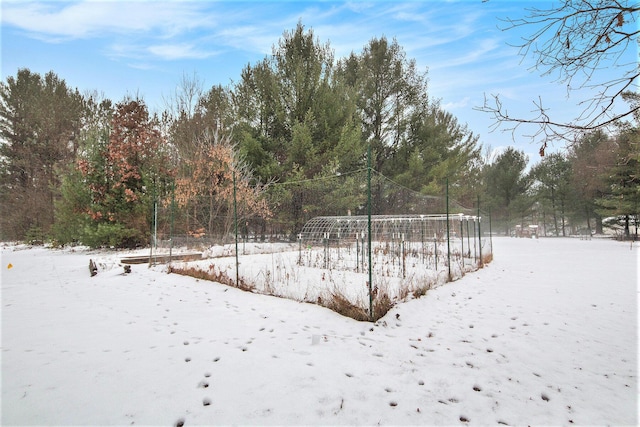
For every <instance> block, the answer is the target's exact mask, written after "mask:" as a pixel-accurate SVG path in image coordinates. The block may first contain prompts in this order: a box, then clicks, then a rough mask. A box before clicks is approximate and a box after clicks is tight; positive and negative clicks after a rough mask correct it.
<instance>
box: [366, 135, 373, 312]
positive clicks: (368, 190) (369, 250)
mask: <svg viewBox="0 0 640 427" xmlns="http://www.w3.org/2000/svg"><path fill="white" fill-rule="evenodd" d="M367 233H368V234H369V237H368V243H369V248H368V250H367V252H368V256H369V316H370V318H371V320H372V321H373V285H372V280H373V272H372V268H373V266H372V263H371V144H369V147H368V149H367Z"/></svg>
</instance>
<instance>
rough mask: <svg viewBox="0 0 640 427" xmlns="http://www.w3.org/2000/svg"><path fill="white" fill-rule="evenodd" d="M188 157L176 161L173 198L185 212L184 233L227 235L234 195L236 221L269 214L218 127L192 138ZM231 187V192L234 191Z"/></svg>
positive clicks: (260, 187)
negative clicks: (193, 139) (178, 167)
mask: <svg viewBox="0 0 640 427" xmlns="http://www.w3.org/2000/svg"><path fill="white" fill-rule="evenodd" d="M193 144H194V150H193V151H192V152H191V156H190V158H188V159H185V158H182V159H181V160H180V170H179V172H178V176H177V178H176V188H175V199H176V202H177V203H178V205H179V206H180V207H181V208H183V209H185V211H186V213H187V232H189V234H191V235H199V236H202V235H206V236H207V237H209V238H222V239H224V238H225V237H227V236H230V233H231V232H233V229H234V218H235V216H234V196H235V201H236V210H237V217H238V220H239V221H240V220H242V221H245V220H248V219H250V218H262V219H265V218H268V217H270V216H271V212H270V210H269V206H268V204H267V201H266V199H265V197H264V194H265V189H266V187H267V185H263V184H260V183H258V182H257V181H256V180H255V178H254V176H253V173H252V171H251V169H250V168H249V167H248V165H247V164H246V163H245V162H244V161H242V160H241V159H240V156H239V155H238V152H237V150H236V147H235V145H234V143H233V142H232V141H231V138H230V136H229V134H228V133H226V132H225V131H224V130H223V129H221V127H220V126H217V127H215V128H213V129H211V128H210V129H208V130H207V131H205V132H204V133H203V134H202V135H201V136H200V138H197V139H196V140H195V141H193ZM234 187H235V192H234Z"/></svg>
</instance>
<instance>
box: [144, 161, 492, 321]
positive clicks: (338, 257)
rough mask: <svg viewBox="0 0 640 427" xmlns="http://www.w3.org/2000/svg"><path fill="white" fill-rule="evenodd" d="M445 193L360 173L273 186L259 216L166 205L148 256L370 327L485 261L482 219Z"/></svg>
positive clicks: (200, 204)
mask: <svg viewBox="0 0 640 427" xmlns="http://www.w3.org/2000/svg"><path fill="white" fill-rule="evenodd" d="M445 193H446V194H444V195H424V194H421V193H419V192H416V191H412V190H410V189H408V188H406V187H404V186H402V185H399V184H397V183H395V182H393V181H391V180H389V179H387V178H386V177H384V176H382V175H380V174H378V173H375V172H372V171H371V170H367V169H365V170H359V171H355V172H351V173H348V174H332V175H330V176H327V175H325V176H320V177H315V178H313V179H301V180H298V181H290V182H287V183H285V184H280V185H272V186H271V187H270V188H269V189H268V190H267V191H266V193H265V194H264V197H266V199H267V201H268V206H269V212H267V213H265V214H264V215H260V214H259V213H256V212H252V211H250V210H249V209H247V207H246V206H245V204H244V201H243V200H241V199H240V200H239V199H235V200H233V203H231V202H230V201H226V202H224V203H222V204H223V206H215V204H214V203H212V200H207V198H206V196H202V197H201V198H200V199H198V200H195V201H192V203H191V204H190V205H188V206H183V207H180V206H177V204H176V203H170V202H167V201H165V202H164V203H159V204H158V215H157V218H158V220H157V222H156V224H157V225H156V230H155V231H154V237H155V243H154V246H155V248H156V249H155V250H156V251H163V252H165V253H166V252H167V251H169V252H173V253H176V254H177V253H179V252H180V251H187V250H190V251H193V250H198V251H201V253H202V256H203V259H202V260H200V261H197V262H189V263H184V262H172V265H171V270H172V271H175V272H185V271H187V270H193V269H195V270H198V271H204V272H209V273H210V277H211V278H214V279H216V280H218V281H223V282H227V283H229V284H231V285H235V286H239V287H244V288H247V289H250V290H252V291H254V292H260V293H265V294H271V295H276V296H281V297H287V298H292V299H296V300H299V301H307V302H314V303H320V304H322V305H325V306H328V307H331V308H333V309H335V310H337V311H340V312H347V311H350V312H351V314H348V313H345V314H347V315H351V317H358V318H362V320H373V319H376V318H379V317H380V316H381V315H383V314H384V313H385V312H386V310H388V309H389V308H390V307H391V306H392V305H393V304H394V303H396V302H398V301H401V300H404V299H406V298H408V297H410V296H411V295H413V296H419V295H422V294H424V293H425V292H426V291H427V290H428V289H430V288H432V287H434V286H438V285H441V284H443V283H445V282H447V281H450V280H455V279H457V278H459V277H462V276H463V275H464V274H466V273H467V272H469V271H473V270H476V269H478V268H480V267H482V266H483V265H484V263H486V262H489V261H490V260H491V259H492V256H493V254H492V245H491V234H490V221H488V217H487V216H486V215H485V214H484V213H482V212H481V211H480V209H479V207H478V205H477V203H476V205H475V206H469V207H465V206H463V205H462V204H461V203H459V202H458V201H456V200H453V199H450V198H449V197H448V196H447V194H448V190H447V189H445ZM211 209H213V210H214V211H215V212H214V214H212V211H211ZM483 227H484V228H485V229H484V230H483V229H482V228H483ZM353 311H355V312H357V313H356V315H354V314H353Z"/></svg>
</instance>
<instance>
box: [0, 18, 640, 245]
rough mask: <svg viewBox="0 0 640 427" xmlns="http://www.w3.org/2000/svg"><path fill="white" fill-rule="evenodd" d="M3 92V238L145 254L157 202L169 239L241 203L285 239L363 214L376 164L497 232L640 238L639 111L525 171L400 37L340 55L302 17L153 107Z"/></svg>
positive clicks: (242, 217)
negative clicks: (469, 118)
mask: <svg viewBox="0 0 640 427" xmlns="http://www.w3.org/2000/svg"><path fill="white" fill-rule="evenodd" d="M0 99H1V105H0V138H1V139H2V144H1V145H0V238H1V239H2V240H26V241H33V242H35V241H45V240H46V241H51V242H53V243H54V244H57V245H65V244H75V243H81V244H85V245H88V246H91V247H100V246H113V247H136V246H143V245H147V244H149V242H150V238H151V236H152V224H154V223H155V222H156V221H155V219H154V215H155V212H157V210H158V206H160V207H161V208H164V209H165V211H164V212H171V213H170V217H171V220H170V221H169V220H167V218H168V217H169V214H168V213H167V214H166V215H165V221H164V222H163V225H162V227H163V230H161V232H162V233H164V234H167V229H168V228H171V234H176V235H180V234H183V235H190V236H193V237H203V236H207V237H211V238H217V239H220V240H221V241H224V240H225V239H227V238H229V236H230V233H231V231H232V229H233V226H234V221H233V219H234V216H233V215H232V211H233V209H234V200H236V199H237V200H238V201H240V204H239V212H238V214H239V221H238V222H239V223H240V224H243V225H244V233H246V234H250V235H253V236H256V237H257V236H260V237H261V238H264V237H265V236H266V235H274V234H277V235H279V236H283V237H285V238H290V239H292V238H295V235H296V233H297V232H299V231H300V228H301V227H302V225H303V224H304V223H305V222H306V221H307V220H309V219H310V218H312V217H314V216H317V215H347V214H348V213H351V214H353V215H357V214H362V213H363V210H364V204H365V200H366V193H365V192H364V191H363V188H362V187H363V185H364V184H363V178H362V177H363V172H366V171H367V169H368V167H369V164H368V162H369V161H370V162H371V169H372V170H373V171H375V173H376V177H378V178H377V179H378V182H379V183H381V182H390V183H392V184H393V186H394V187H395V188H396V189H399V190H401V191H403V192H409V193H411V194H415V195H421V196H425V197H426V196H431V197H433V196H435V197H440V198H443V197H444V196H445V194H449V195H450V196H451V197H452V198H453V199H455V200H456V201H457V203H459V204H460V205H461V206H466V207H468V208H471V207H479V206H478V204H481V207H482V209H483V211H485V212H490V214H491V217H492V220H493V221H494V223H495V225H496V227H495V228H496V230H500V232H504V233H505V234H511V233H512V231H513V228H514V227H515V226H516V225H521V226H526V225H528V224H541V225H542V226H543V227H542V229H543V230H544V234H548V235H568V234H570V233H575V232H578V230H587V232H589V233H592V232H595V233H602V232H603V226H606V225H618V226H619V227H620V230H621V231H620V233H621V236H622V237H626V238H632V237H634V236H637V226H638V219H639V218H638V212H639V210H640V209H639V202H640V191H639V185H638V179H639V178H638V177H639V176H640V175H639V174H638V172H639V169H640V166H639V161H640V149H639V148H638V147H639V141H640V137H639V136H638V116H637V109H636V114H635V115H633V117H632V122H627V121H623V120H619V121H617V122H616V123H615V130H614V131H613V132H605V131H604V130H600V129H594V130H592V131H585V132H582V133H581V134H579V136H578V137H576V138H575V139H574V140H573V141H572V142H571V143H569V144H567V147H566V150H565V151H564V152H558V153H552V154H548V155H546V156H542V157H541V158H540V159H539V161H538V162H537V163H535V164H534V165H533V166H532V167H529V163H530V159H528V158H527V156H526V155H525V154H524V152H522V151H518V150H516V149H515V148H508V149H506V150H504V151H503V152H501V153H498V154H491V152H490V151H489V150H487V147H483V146H482V145H481V144H480V143H479V141H478V137H477V136H476V135H474V133H473V132H472V131H471V130H470V129H468V128H467V126H466V125H465V124H461V123H459V122H458V120H457V119H456V117H454V116H453V115H452V114H450V113H449V112H447V111H446V110H445V109H444V108H442V106H441V105H440V103H439V101H438V100H436V99H432V98H431V97H430V96H429V92H428V78H427V74H426V72H424V73H423V72H420V71H419V70H418V69H417V67H416V64H415V61H414V60H412V59H410V58H407V55H406V53H405V51H404V49H403V47H402V46H400V45H399V44H398V42H397V41H396V40H395V39H392V40H389V39H387V38H385V37H381V38H373V39H371V40H370V41H369V43H368V44H367V45H365V46H364V47H363V48H362V50H361V51H360V52H354V53H352V54H351V55H350V56H348V57H346V58H341V59H339V60H335V58H334V51H333V50H332V48H331V46H330V44H329V43H328V42H327V43H323V42H321V41H320V40H319V39H317V38H316V37H315V35H314V33H313V30H311V29H306V28H305V27H304V25H303V24H302V23H301V22H300V23H299V24H298V25H297V26H296V28H295V29H293V30H291V31H285V32H284V33H283V35H282V37H281V38H280V40H278V42H277V43H276V44H275V45H274V47H273V52H272V54H271V55H268V56H265V58H264V59H263V60H262V61H259V62H257V63H255V64H248V65H247V66H246V67H244V68H243V69H242V71H241V77H240V79H239V81H238V82H237V83H236V84H233V85H229V86H221V85H216V86H213V87H211V88H208V89H206V88H204V87H203V84H202V82H201V80H200V79H199V78H198V76H197V75H196V74H194V75H192V76H189V75H184V77H183V79H182V81H180V82H179V83H178V90H177V91H176V94H175V97H173V98H172V99H171V100H170V102H168V105H167V108H166V109H165V110H164V111H163V112H161V113H159V114H150V113H149V110H148V107H147V105H146V104H145V101H144V99H142V98H140V97H132V96H126V97H125V98H123V99H122V100H119V101H117V102H114V101H113V100H110V99H105V98H104V97H102V96H101V95H99V94H98V92H93V93H79V91H78V90H76V89H73V88H72V87H71V86H70V85H68V84H67V82H66V81H65V80H64V79H63V78H61V77H59V76H57V75H56V74H55V72H53V71H51V72H49V73H46V74H45V75H40V74H37V73H33V72H31V71H30V70H29V69H27V68H23V69H20V70H19V71H18V73H17V75H15V76H10V77H7V78H6V81H4V82H2V83H1V86H0ZM625 99H626V100H627V101H628V102H629V103H631V104H633V105H637V104H638V95H637V94H634V93H626V94H625ZM369 149H370V152H371V157H370V158H369V157H368V155H367V153H368V152H369ZM541 154H544V150H541ZM374 188H378V191H376V190H375V189H374V191H373V192H374V194H373V197H374V204H373V212H372V213H373V214H387V213H395V212H396V210H397V209H398V206H399V202H398V200H397V199H395V198H393V197H390V196H389V194H388V193H385V192H383V191H382V184H379V185H378V186H377V187H375V185H374ZM319 195H321V196H319ZM405 213H407V212H405ZM634 225H635V230H634Z"/></svg>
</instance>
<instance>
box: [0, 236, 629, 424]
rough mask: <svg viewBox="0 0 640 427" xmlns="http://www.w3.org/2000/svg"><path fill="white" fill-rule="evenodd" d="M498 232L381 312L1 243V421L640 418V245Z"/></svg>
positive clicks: (92, 255) (99, 256)
mask: <svg viewBox="0 0 640 427" xmlns="http://www.w3.org/2000/svg"><path fill="white" fill-rule="evenodd" d="M493 245H494V260H493V262H492V263H491V264H489V265H488V266H486V267H485V268H483V269H481V270H479V271H477V272H473V273H467V274H466V275H465V276H464V277H463V278H461V279H460V280H457V281H455V282H451V283H446V284H443V285H441V286H439V287H437V288H435V289H432V290H430V291H429V292H428V293H427V294H426V295H425V296H423V297H421V298H419V299H413V300H410V301H408V302H405V303H401V304H399V305H397V306H396V307H394V308H393V309H392V310H391V311H390V312H389V313H388V314H387V315H386V316H385V317H384V318H383V319H381V320H380V321H378V322H377V323H376V324H373V323H369V322H357V321H354V320H352V319H348V318H344V317H342V316H340V315H338V314H336V313H333V312H331V311H329V310H327V309H325V308H322V307H320V306H317V305H314V304H309V303H304V302H298V301H294V300H289V299H283V298H276V297H271V296H265V295H260V294H255V293H250V292H243V291H240V290H238V289H234V288H231V287H228V286H224V285H220V284H217V283H212V282H207V281H198V280H195V279H193V278H189V277H184V276H178V275H175V274H166V273H164V272H163V271H162V269H161V268H148V266H147V265H134V266H133V267H132V273H130V274H126V275H125V274H123V269H122V267H119V264H118V262H119V257H121V256H122V253H114V252H95V251H88V250H77V251H75V252H74V251H71V250H49V249H44V248H26V247H22V246H5V247H4V248H3V250H2V264H1V265H2V276H1V278H2V294H1V298H2V299H1V307H2V345H1V347H2V352H1V357H2V414H1V421H2V424H3V425H25V424H30V425H34V424H37V425H176V424H184V425H185V426H188V425H198V424H200V425H212V424H215V425H229V424H234V425H238V424H240V425H252V424H253V425H374V424H380V425H466V424H468V425H496V424H508V425H531V424H535V425H572V424H573V425H587V424H588V425H605V424H609V425H636V424H638V380H637V374H638V335H637V332H638V318H637V317H638V314H637V313H638V271H637V270H638V261H639V254H640V248H639V247H638V246H637V245H635V246H630V244H629V243H620V242H615V241H611V240H600V239H594V240H589V241H584V240H579V239H553V238H548V239H538V240H533V239H512V238H494V239H493ZM89 259H94V260H97V261H98V262H99V266H100V269H99V273H98V275H97V276H95V277H90V275H89V270H88V264H89ZM9 265H11V268H8V267H9ZM304 280H305V278H304V277H298V278H297V281H298V282H303V281H304Z"/></svg>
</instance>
